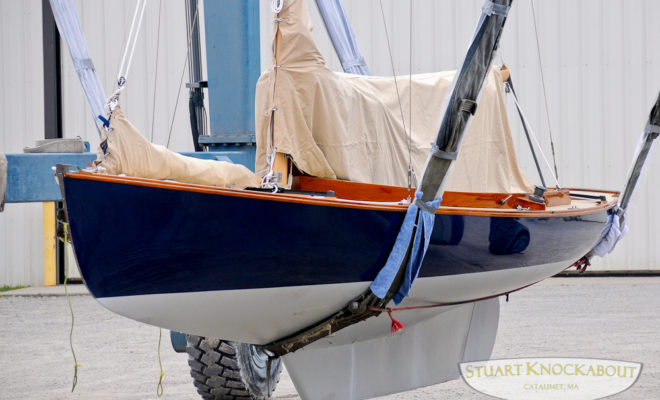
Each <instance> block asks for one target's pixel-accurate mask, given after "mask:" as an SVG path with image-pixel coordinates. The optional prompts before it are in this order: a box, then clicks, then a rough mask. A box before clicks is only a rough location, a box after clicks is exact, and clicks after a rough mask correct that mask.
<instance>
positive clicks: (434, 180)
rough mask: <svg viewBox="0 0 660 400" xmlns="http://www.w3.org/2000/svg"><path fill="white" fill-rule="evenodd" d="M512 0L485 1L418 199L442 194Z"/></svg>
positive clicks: (474, 110) (431, 198)
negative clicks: (421, 193)
mask: <svg viewBox="0 0 660 400" xmlns="http://www.w3.org/2000/svg"><path fill="white" fill-rule="evenodd" d="M512 2H513V0H493V1H486V2H485V4H484V6H483V9H482V14H481V18H480V19H479V23H478V24H477V29H476V31H475V34H474V38H473V39H472V43H471V44H470V47H469V48H468V51H467V55H466V56H465V60H464V61H463V65H462V66H461V68H460V69H459V70H458V71H459V72H458V73H457V75H456V77H455V78H454V84H453V89H452V91H451V94H450V96H449V100H448V103H447V108H446V110H445V113H444V117H443V118H442V124H441V125H440V129H439V130H438V136H437V138H436V141H435V143H434V144H433V148H432V150H431V155H430V157H429V159H428V161H427V163H426V168H425V169H424V174H423V175H422V181H421V184H420V188H419V189H420V190H421V191H422V192H423V193H424V195H423V197H422V200H423V201H431V200H433V199H437V198H439V197H441V196H442V193H443V191H444V184H445V182H446V178H447V175H448V174H449V171H450V168H451V165H452V163H453V162H454V160H456V156H457V154H458V148H459V146H460V143H461V139H462V138H463V133H464V132H465V130H466V128H467V125H468V123H469V122H470V119H471V117H472V116H473V115H474V113H475V112H476V110H477V102H478V98H479V95H480V93H481V88H482V87H483V83H484V81H485V79H486V76H487V75H488V73H489V71H490V66H491V63H492V60H493V56H494V54H495V51H496V50H497V47H498V44H499V41H500V36H501V35H502V29H503V28H504V23H505V22H506V17H507V14H508V12H509V7H511V3H512Z"/></svg>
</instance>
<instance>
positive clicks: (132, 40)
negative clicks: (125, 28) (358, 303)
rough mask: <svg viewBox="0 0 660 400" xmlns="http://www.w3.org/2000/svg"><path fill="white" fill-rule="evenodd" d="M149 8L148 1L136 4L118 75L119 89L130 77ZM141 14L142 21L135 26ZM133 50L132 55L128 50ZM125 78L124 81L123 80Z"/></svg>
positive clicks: (139, 0) (142, 0) (141, 0)
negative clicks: (136, 46)
mask: <svg viewBox="0 0 660 400" xmlns="http://www.w3.org/2000/svg"><path fill="white" fill-rule="evenodd" d="M146 7H147V0H138V1H137V3H136V4H135V12H134V13H133V21H132V22H131V30H130V31H129V34H128V40H127V41H126V47H125V48H124V55H123V56H122V59H121V64H120V66H119V72H118V73H117V85H118V87H119V88H121V87H123V86H124V84H125V83H126V77H127V76H128V71H129V70H130V69H131V63H132V61H133V55H134V54H135V45H136V44H137V39H138V36H139V34H140V28H141V27H142V21H143V19H144V10H145V9H146ZM138 11H139V13H140V19H139V20H137V27H136V25H135V23H136V18H137V15H138ZM129 47H130V49H131V51H130V55H129V53H128V49H129ZM127 55H128V63H126V56H127ZM124 66H126V71H124ZM122 78H123V79H122Z"/></svg>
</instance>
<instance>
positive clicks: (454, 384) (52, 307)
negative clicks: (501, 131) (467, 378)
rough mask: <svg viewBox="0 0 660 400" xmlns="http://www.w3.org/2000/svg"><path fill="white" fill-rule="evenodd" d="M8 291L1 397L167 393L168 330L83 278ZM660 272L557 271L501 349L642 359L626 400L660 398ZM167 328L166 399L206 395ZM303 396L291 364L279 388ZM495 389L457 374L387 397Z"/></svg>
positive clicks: (518, 309) (520, 304) (521, 310)
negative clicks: (124, 313) (111, 307)
mask: <svg viewBox="0 0 660 400" xmlns="http://www.w3.org/2000/svg"><path fill="white" fill-rule="evenodd" d="M69 289H70V294H71V295H72V296H71V303H72V306H73V309H74V315H75V329H74V333H73V344H74V349H75V352H76V357H77V360H78V364H80V367H79V369H78V381H77V386H76V388H75V391H74V392H73V393H72V392H71V386H72V379H73V373H74V361H73V357H72V354H71V350H70V348H69V326H70V322H71V315H70V313H69V308H68V305H67V300H66V297H64V296H63V293H64V290H63V288H62V287H61V286H58V287H53V288H25V289H19V290H15V291H10V292H4V293H0V399H12V400H13V399H40V400H48V399H108V400H115V399H116V400H120V399H121V400H130V399H157V398H158V397H157V396H156V385H157V383H158V378H159V376H160V369H159V364H158V338H159V329H158V328H155V327H153V326H149V325H145V324H142V323H139V322H135V321H132V320H129V319H126V318H123V317H121V316H118V315H116V314H113V313H111V312H110V311H107V310H106V309H104V308H103V307H101V306H100V305H99V304H98V303H97V302H96V301H95V300H94V299H93V298H92V297H91V296H90V295H89V294H88V293H87V291H86V290H85V288H84V286H82V285H71V286H70V287H69ZM659 310H660V277H580V278H551V279H548V280H545V281H543V282H541V283H539V284H537V285H534V286H532V287H529V288H527V289H525V290H523V291H520V292H516V293H513V294H512V295H511V296H510V299H509V302H505V301H504V299H502V301H501V316H500V327H499V332H498V336H497V339H496V342H495V348H494V351H493V356H492V357H493V358H515V357H581V358H605V359H616V360H626V361H636V362H641V363H643V364H644V367H643V370H642V374H641V376H640V378H639V380H638V381H637V382H636V383H635V385H634V386H633V387H632V388H630V389H629V390H627V391H625V392H623V393H621V394H619V395H617V396H615V398H617V399H651V398H660V312H659ZM168 334H169V332H168V331H165V330H163V340H162V343H161V351H160V353H161V357H162V362H163V368H164V372H165V375H164V381H163V385H164V395H163V397H162V399H177V400H197V399H199V398H200V397H199V396H198V395H197V393H196V392H195V388H194V387H193V385H192V379H191V378H190V375H189V369H188V365H187V355H186V354H179V353H175V352H174V351H173V350H172V348H171V346H170V342H169V336H168ZM274 397H275V398H279V399H296V398H298V395H297V393H296V390H295V387H294V386H293V384H292V382H291V380H290V379H289V377H288V375H286V372H285V373H284V374H283V375H282V377H281V380H280V383H279V385H278V387H277V390H276V392H275V394H274ZM454 398H456V399H473V398H488V397H487V396H484V395H481V394H478V393H476V392H474V391H473V390H471V389H470V388H469V387H468V386H467V385H466V384H465V383H463V381H461V380H455V381H451V382H447V383H443V384H439V385H435V386H430V387H425V388H420V389H417V390H413V391H409V392H405V393H399V394H395V395H390V396H386V397H382V398H381V399H388V400H394V399H397V400H404V399H454Z"/></svg>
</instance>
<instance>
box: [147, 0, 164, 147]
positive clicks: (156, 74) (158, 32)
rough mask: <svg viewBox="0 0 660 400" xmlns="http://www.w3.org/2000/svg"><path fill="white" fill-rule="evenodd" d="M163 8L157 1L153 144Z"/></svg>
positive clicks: (161, 2) (152, 113) (152, 120)
mask: <svg viewBox="0 0 660 400" xmlns="http://www.w3.org/2000/svg"><path fill="white" fill-rule="evenodd" d="M162 8H163V0H158V31H157V33H156V67H155V68H154V69H155V71H154V97H153V103H152V107H151V135H150V136H151V139H150V140H151V143H153V142H154V121H155V119H156V89H157V88H158V86H156V84H157V82H158V53H160V51H159V50H160V21H161V18H160V15H161V11H162Z"/></svg>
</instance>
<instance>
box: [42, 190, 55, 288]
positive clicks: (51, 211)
mask: <svg viewBox="0 0 660 400" xmlns="http://www.w3.org/2000/svg"><path fill="white" fill-rule="evenodd" d="M43 212H44V215H43V226H44V286H55V285H57V238H56V232H55V202H52V201H49V202H45V203H43Z"/></svg>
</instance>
